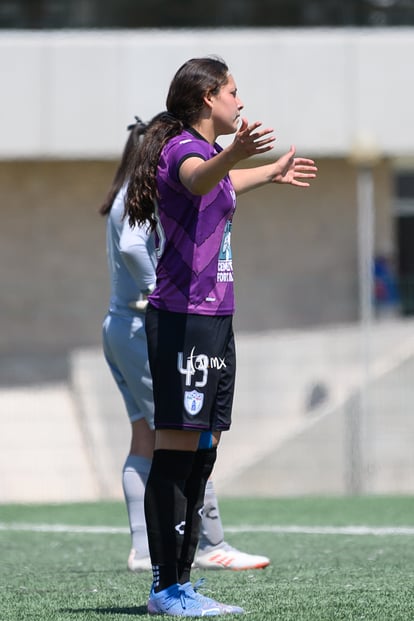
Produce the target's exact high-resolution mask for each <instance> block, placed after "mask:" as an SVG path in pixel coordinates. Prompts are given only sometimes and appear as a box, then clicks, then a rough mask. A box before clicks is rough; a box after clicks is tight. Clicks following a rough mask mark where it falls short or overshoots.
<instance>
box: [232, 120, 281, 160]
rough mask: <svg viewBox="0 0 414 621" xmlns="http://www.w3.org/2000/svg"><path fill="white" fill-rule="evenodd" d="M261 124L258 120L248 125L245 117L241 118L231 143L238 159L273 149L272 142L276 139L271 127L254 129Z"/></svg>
mask: <svg viewBox="0 0 414 621" xmlns="http://www.w3.org/2000/svg"><path fill="white" fill-rule="evenodd" d="M261 125H262V124H261V123H260V122H259V121H256V122H254V123H252V124H250V125H249V123H248V121H247V119H246V118H242V120H241V125H240V127H239V129H238V130H237V133H236V135H235V137H234V141H233V144H232V150H233V152H235V153H237V155H238V157H239V158H240V159H244V158H246V157H251V156H252V155H260V154H262V153H266V152H267V151H270V150H271V149H273V142H274V141H275V140H276V138H275V137H274V136H273V129H271V128H266V129H261V130H260V131H256V130H257V129H258V128H259V127H260V126H261Z"/></svg>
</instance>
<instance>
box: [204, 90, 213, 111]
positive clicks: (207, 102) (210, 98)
mask: <svg viewBox="0 0 414 621" xmlns="http://www.w3.org/2000/svg"><path fill="white" fill-rule="evenodd" d="M203 101H204V103H205V105H206V106H207V107H208V108H212V107H213V95H212V94H211V92H208V93H206V94H205V95H204V97H203Z"/></svg>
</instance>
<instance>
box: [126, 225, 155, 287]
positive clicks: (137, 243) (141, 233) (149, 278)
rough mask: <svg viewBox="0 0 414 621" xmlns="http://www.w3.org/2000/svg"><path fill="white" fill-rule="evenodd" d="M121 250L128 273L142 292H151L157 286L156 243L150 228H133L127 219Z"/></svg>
mask: <svg viewBox="0 0 414 621" xmlns="http://www.w3.org/2000/svg"><path fill="white" fill-rule="evenodd" d="M119 249H120V252H121V255H122V258H123V260H124V262H125V265H126V267H127V268H128V271H129V272H130V274H131V276H132V277H133V279H134V280H135V282H136V284H137V286H138V287H139V289H140V290H141V291H142V292H148V291H151V290H152V289H153V288H154V285H155V280H156V277H155V268H156V259H155V242H154V236H153V235H152V234H151V233H150V232H149V231H148V227H147V226H146V225H144V226H134V227H131V226H130V224H129V222H128V219H127V218H125V220H124V223H123V227H122V233H121V238H120V241H119Z"/></svg>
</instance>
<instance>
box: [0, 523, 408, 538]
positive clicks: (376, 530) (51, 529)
mask: <svg viewBox="0 0 414 621" xmlns="http://www.w3.org/2000/svg"><path fill="white" fill-rule="evenodd" d="M0 531H20V532H22V531H24V532H33V533H68V534H70V533H75V534H85V535H127V534H129V529H128V528H126V527H115V526H114V527H112V526H78V525H72V524H31V523H26V522H0ZM225 531H226V533H274V534H302V535H375V536H386V535H414V526H271V525H269V526H249V525H243V526H229V527H226V528H225Z"/></svg>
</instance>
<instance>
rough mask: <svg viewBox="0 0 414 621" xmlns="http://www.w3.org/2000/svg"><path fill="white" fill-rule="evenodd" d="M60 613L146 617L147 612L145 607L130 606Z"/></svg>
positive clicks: (83, 609)
mask: <svg viewBox="0 0 414 621" xmlns="http://www.w3.org/2000/svg"><path fill="white" fill-rule="evenodd" d="M60 612H67V613H69V614H80V613H82V612H94V613H96V614H97V615H139V616H143V615H147V614H148V610H147V607H146V606H131V607H129V608H128V607H126V606H124V607H122V608H115V607H111V608H61V609H60Z"/></svg>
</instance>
